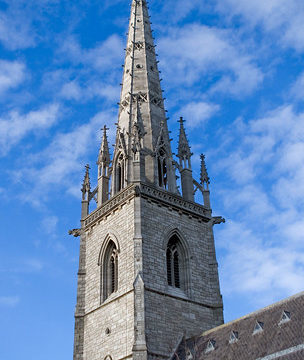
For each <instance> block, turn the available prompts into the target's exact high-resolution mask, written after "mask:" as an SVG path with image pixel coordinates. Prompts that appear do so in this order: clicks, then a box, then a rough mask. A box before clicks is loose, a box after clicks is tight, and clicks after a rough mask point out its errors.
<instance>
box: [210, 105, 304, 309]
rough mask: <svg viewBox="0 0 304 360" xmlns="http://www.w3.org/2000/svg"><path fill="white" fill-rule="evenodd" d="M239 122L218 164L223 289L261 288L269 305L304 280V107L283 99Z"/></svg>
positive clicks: (247, 291) (245, 291) (243, 291)
mask: <svg viewBox="0 0 304 360" xmlns="http://www.w3.org/2000/svg"><path fill="white" fill-rule="evenodd" d="M240 121H241V120H238V121H237V122H236V124H234V126H232V127H231V130H229V131H228V132H226V133H224V134H223V137H225V139H229V141H228V143H226V144H225V145H224V146H223V148H222V149H221V155H220V158H221V162H217V163H216V165H215V168H216V169H217V170H219V169H221V170H220V171H224V172H223V173H222V175H223V176H224V179H225V180H226V181H225V186H224V187H223V188H222V199H223V204H224V207H225V210H224V211H225V212H226V213H227V214H228V215H229V218H230V221H228V224H227V225H225V229H223V230H221V231H220V232H219V237H218V238H219V248H221V249H222V251H223V252H224V255H223V258H222V259H221V266H222V270H221V273H222V277H223V288H224V293H226V294H227V295H229V294H230V295H231V294H232V292H235V293H237V292H238V293H241V294H243V295H244V296H249V297H250V295H249V294H251V293H252V294H255V293H260V292H262V293H263V295H261V298H262V299H263V301H265V303H264V304H267V303H269V302H271V301H273V300H274V299H275V298H276V297H278V296H280V297H284V296H287V295H288V294H290V293H294V292H297V291H300V290H301V289H302V287H303V283H304V245H303V241H302V239H303V237H302V235H301V234H302V229H304V220H303V213H304V200H303V198H304V186H303V183H304V170H303V169H304V155H303V154H304V130H303V129H304V113H303V112H297V111H296V110H295V109H294V108H293V106H291V105H289V104H285V105H283V106H280V107H278V108H275V109H274V110H272V111H270V112H268V113H267V114H266V115H265V116H264V117H262V118H258V119H254V120H251V121H249V122H248V123H245V122H242V123H241V124H240ZM228 148H229V149H230V150H229V153H230V155H229V156H228V157H227V156H225V153H228ZM252 299H254V300H252V301H254V302H257V301H258V300H257V298H256V297H255V296H252ZM258 305H259V306H260V305H261V304H258Z"/></svg>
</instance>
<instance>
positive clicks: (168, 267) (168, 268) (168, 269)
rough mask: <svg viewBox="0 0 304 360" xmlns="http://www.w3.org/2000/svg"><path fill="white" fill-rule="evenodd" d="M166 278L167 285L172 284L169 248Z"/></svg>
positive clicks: (169, 251) (168, 251)
mask: <svg viewBox="0 0 304 360" xmlns="http://www.w3.org/2000/svg"><path fill="white" fill-rule="evenodd" d="M167 279H168V285H170V286H172V272H171V250H170V249H168V250H167Z"/></svg>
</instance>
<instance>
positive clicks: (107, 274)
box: [101, 241, 118, 301]
mask: <svg viewBox="0 0 304 360" xmlns="http://www.w3.org/2000/svg"><path fill="white" fill-rule="evenodd" d="M101 282H102V284H101V285H102V286H101V290H102V296H101V299H102V300H103V301H104V300H106V299H107V298H108V297H109V296H110V295H111V294H113V293H114V292H116V291H117V288H118V251H117V248H116V245H115V244H114V242H113V241H110V242H109V244H108V246H107V249H106V252H105V255H104V259H103V263H102V274H101Z"/></svg>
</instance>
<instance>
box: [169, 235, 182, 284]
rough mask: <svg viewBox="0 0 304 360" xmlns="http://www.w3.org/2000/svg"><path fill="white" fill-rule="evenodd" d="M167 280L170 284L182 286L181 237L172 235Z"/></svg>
mask: <svg viewBox="0 0 304 360" xmlns="http://www.w3.org/2000/svg"><path fill="white" fill-rule="evenodd" d="M166 257H167V281H168V285H169V286H173V287H176V288H181V267H182V264H181V263H182V260H183V259H182V252H181V247H180V246H179V239H178V237H177V236H176V235H174V236H172V237H171V239H170V240H169V242H168V246H167V252H166Z"/></svg>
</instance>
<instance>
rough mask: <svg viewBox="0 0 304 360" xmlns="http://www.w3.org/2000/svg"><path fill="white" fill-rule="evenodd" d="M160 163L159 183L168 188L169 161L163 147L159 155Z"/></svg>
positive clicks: (158, 162) (158, 160)
mask: <svg viewBox="0 0 304 360" xmlns="http://www.w3.org/2000/svg"><path fill="white" fill-rule="evenodd" d="M157 165H158V185H159V186H160V187H163V188H165V189H167V185H168V171H167V162H166V152H165V150H164V149H163V148H161V149H160V150H159V154H158V157H157Z"/></svg>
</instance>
